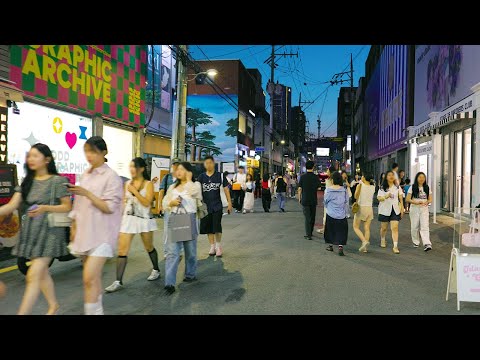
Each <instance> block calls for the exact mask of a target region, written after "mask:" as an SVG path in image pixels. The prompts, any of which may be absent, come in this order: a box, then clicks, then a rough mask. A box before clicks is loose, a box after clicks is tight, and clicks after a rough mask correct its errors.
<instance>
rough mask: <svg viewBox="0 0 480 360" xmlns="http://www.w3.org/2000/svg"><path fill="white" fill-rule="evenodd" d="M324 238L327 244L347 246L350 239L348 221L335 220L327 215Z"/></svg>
mask: <svg viewBox="0 0 480 360" xmlns="http://www.w3.org/2000/svg"><path fill="white" fill-rule="evenodd" d="M324 237H325V242H326V243H327V244H332V245H346V244H347V237H348V222H347V219H346V218H345V219H341V220H339V219H334V218H332V217H330V216H329V215H328V214H327V219H326V220H325V233H324Z"/></svg>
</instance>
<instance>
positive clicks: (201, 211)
mask: <svg viewBox="0 0 480 360" xmlns="http://www.w3.org/2000/svg"><path fill="white" fill-rule="evenodd" d="M207 215H208V209H207V205H205V203H204V202H203V201H202V200H200V199H197V216H198V218H199V219H203V218H204V217H205V216H207Z"/></svg>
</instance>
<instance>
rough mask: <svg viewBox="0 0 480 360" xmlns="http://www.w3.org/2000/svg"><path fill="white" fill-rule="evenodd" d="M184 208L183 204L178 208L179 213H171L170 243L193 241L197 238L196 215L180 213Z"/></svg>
mask: <svg viewBox="0 0 480 360" xmlns="http://www.w3.org/2000/svg"><path fill="white" fill-rule="evenodd" d="M181 208H183V210H185V208H184V207H183V205H182V204H180V206H179V207H178V210H177V212H175V213H174V212H172V213H170V216H169V217H168V230H167V231H168V236H167V239H168V241H172V242H179V241H192V240H194V239H196V236H197V220H196V214H195V213H191V214H189V213H187V212H186V211H185V212H184V213H179V210H180V209H181Z"/></svg>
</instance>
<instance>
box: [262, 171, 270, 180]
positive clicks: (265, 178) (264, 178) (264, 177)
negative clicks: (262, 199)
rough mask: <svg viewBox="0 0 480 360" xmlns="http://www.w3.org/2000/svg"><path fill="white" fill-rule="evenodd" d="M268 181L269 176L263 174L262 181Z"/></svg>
mask: <svg viewBox="0 0 480 360" xmlns="http://www.w3.org/2000/svg"><path fill="white" fill-rule="evenodd" d="M268 180H270V174H268V173H265V174H263V181H268Z"/></svg>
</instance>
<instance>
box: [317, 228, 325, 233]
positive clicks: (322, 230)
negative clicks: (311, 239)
mask: <svg viewBox="0 0 480 360" xmlns="http://www.w3.org/2000/svg"><path fill="white" fill-rule="evenodd" d="M324 232H325V229H324V228H321V229H317V233H319V234H323V233H324Z"/></svg>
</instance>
